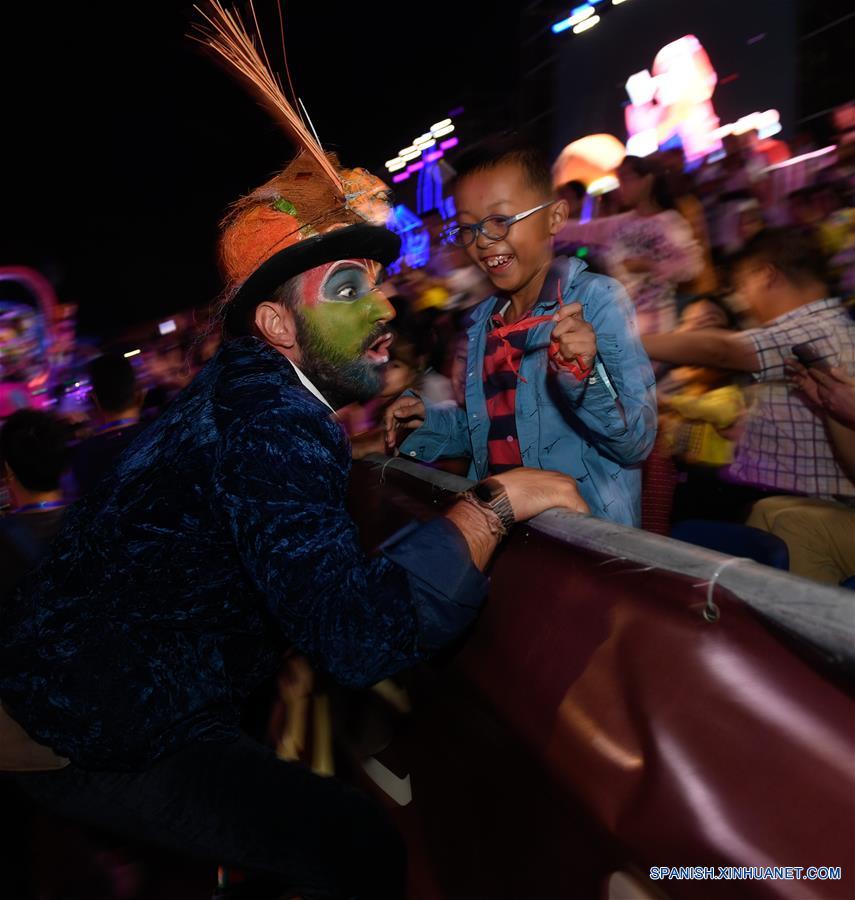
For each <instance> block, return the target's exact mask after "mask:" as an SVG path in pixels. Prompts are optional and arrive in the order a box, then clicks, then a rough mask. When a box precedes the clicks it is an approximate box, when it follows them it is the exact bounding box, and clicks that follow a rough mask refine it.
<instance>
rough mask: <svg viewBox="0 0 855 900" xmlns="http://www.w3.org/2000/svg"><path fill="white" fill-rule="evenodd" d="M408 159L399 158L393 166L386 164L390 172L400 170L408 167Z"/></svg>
mask: <svg viewBox="0 0 855 900" xmlns="http://www.w3.org/2000/svg"><path fill="white" fill-rule="evenodd" d="M406 165H407V161H406V160H404V159H399V160H398V161H397V162H396V163H395V164H394V165H393V166H386V168H387V169H388V170H389V171H390V172H400V171H401V169H403V168H406Z"/></svg>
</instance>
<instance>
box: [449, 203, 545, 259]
mask: <svg viewBox="0 0 855 900" xmlns="http://www.w3.org/2000/svg"><path fill="white" fill-rule="evenodd" d="M557 202H558V201H557V200H550V201H548V202H547V203H541V204H540V206H533V207H532V208H531V209H527V210H526V211H525V212H521V213H517V214H516V215H515V216H487V218H486V219H481V221H480V222H476V223H475V224H474V225H452V226H451V227H450V228H446V230H445V240H446V241H447V242H448V243H449V244H454V246H455V247H468V246H469V245H470V244H471V243H473V242H474V241H476V240H477V239H478V235H479V234H483V235H484V237H485V238H487V239H488V240H491V241H500V240H502V238H504V237H507V236H508V232H509V231H510V229H511V225H514V224H516V223H517V222H521V221H522V220H523V219H526V218H528V216H530V215H533V214H534V213H536V212H540V210H542V209H546V207H547V206H552V204H553V203H557Z"/></svg>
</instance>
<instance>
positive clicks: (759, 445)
mask: <svg viewBox="0 0 855 900" xmlns="http://www.w3.org/2000/svg"><path fill="white" fill-rule="evenodd" d="M733 280H734V285H735V287H736V288H737V289H738V291H739V293H740V294H741V296H742V297H743V298H744V299H745V301H746V302H747V303H748V304H749V306H750V307H751V309H752V311H753V313H754V315H755V317H756V319H757V320H758V322H760V326H759V327H758V328H754V329H751V330H749V331H745V332H740V333H735V334H734V333H731V332H729V331H724V330H721V329H702V330H699V331H693V332H685V333H677V332H675V333H670V334H661V335H648V336H647V337H646V338H645V339H644V344H645V347H646V348H647V352H648V353H649V354H650V356H651V358H653V359H657V360H660V361H663V362H669V363H673V364H676V365H701V366H715V367H717V368H721V369H729V370H732V371H737V372H748V373H750V374H751V375H752V377H753V379H754V384H753V385H752V386H751V387H750V388H749V389H748V391H747V399H748V410H747V412H746V414H745V416H744V418H743V420H742V422H741V423H740V425H739V427H738V429H737V431H741V434H739V436H738V439H737V444H736V449H735V453H734V460H733V463H732V465H731V466H730V467H729V469H728V472H727V477H728V479H729V481H730V482H731V483H732V488H731V489H730V492H731V495H730V496H731V500H730V504H729V505H730V515H729V516H728V517H729V518H733V519H734V520H738V521H744V519H745V518H746V517H747V514H748V511H749V509H750V506H751V504H753V503H754V502H756V501H757V500H759V499H761V498H763V497H766V496H769V495H771V494H782V493H786V494H800V495H805V496H809V497H819V498H825V499H834V498H837V497H841V498H846V499H847V501H848V500H849V499H851V498H855V482H853V480H852V478H851V476H850V475H849V474H848V473H847V471H846V470H845V468H844V467H843V466H842V465H841V462H840V459H839V457H838V453H837V451H836V450H835V447H834V445H833V444H832V442H831V440H830V439H829V435H828V431H827V426H826V422H825V420H824V417H823V416H822V415H820V414H819V413H818V412H817V410H816V409H815V408H813V407H812V406H811V405H810V404H809V403H808V402H807V401H806V399H805V397H804V396H803V394H802V393H801V392H799V391H795V390H793V389H792V387H791V385H790V384H789V382H788V378H787V372H788V368H787V363H788V361H789V360H790V359H792V358H793V356H794V355H796V356H797V355H799V352H801V353H802V355H803V357H804V359H805V360H807V361H808V362H807V363H806V364H810V365H832V366H839V367H841V368H842V369H843V370H844V371H846V372H849V373H851V372H853V371H855V322H853V321H852V319H851V318H850V317H849V316H848V315H847V312H846V309H845V308H844V306H843V304H842V303H841V301H840V300H839V299H838V298H836V297H833V296H830V294H829V290H828V284H827V269H826V261H825V258H824V257H823V255H822V253H821V251H820V250H819V248H818V246H817V245H816V243H815V242H813V241H811V240H810V239H808V238H806V237H805V236H804V235H803V234H802V233H800V232H799V231H798V230H796V229H767V230H766V231H763V232H761V233H760V234H758V235H756V236H755V237H754V238H753V239H752V240H751V241H749V243H748V244H747V245H746V247H745V249H744V250H743V252H742V253H741V254H740V256H739V257H738V258H737V259H736V260H735V262H734V268H733ZM794 348H798V349H794Z"/></svg>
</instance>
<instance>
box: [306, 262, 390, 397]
mask: <svg viewBox="0 0 855 900" xmlns="http://www.w3.org/2000/svg"><path fill="white" fill-rule="evenodd" d="M379 271H380V266H379V265H378V264H377V263H375V262H372V261H371V260H360V259H350V260H340V261H337V262H333V263H327V264H326V265H323V266H318V267H317V268H314V269H310V270H309V271H308V272H304V273H303V274H302V275H298V276H297V278H296V279H295V282H296V285H295V286H296V290H297V296H298V297H299V299H300V305H299V306H298V307H297V327H298V340H299V343H300V350H301V354H302V367H303V369H304V371H305V372H306V374H307V375H308V376H309V377H310V378H311V379H312V380H313V381H316V382H317V383H318V387H319V388H320V389H321V391H322V392H323V393H324V395H325V396H327V397H328V399H329V401H330V403H331V404H332V405H333V406H334V407H338V406H342V405H344V404H346V403H351V402H353V401H358V402H362V403H364V402H365V401H366V400H370V399H371V398H372V397H373V396H375V395H376V394H377V392H378V391H379V390H380V387H381V383H382V378H381V372H380V367H381V366H383V365H385V364H386V363H387V362H388V361H389V345H390V344H391V342H392V336H391V334H390V333H389V330H388V327H387V326H388V323H389V321H390V320H391V319H392V318H394V316H395V310H394V309H393V308H392V306H391V305H390V303H389V301H388V300H387V299H386V298H385V297H384V296H383V294H381V293H380V292H379V291H378V290H376V287H377V276H378V274H379Z"/></svg>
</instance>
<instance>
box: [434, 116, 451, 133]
mask: <svg viewBox="0 0 855 900" xmlns="http://www.w3.org/2000/svg"><path fill="white" fill-rule="evenodd" d="M450 124H451V119H443V120H442V121H441V122H434V124H433V125H431V126H430V130H431V131H432V132H433V136H434V137H436V133H437V131H440V130H441V129H443V128H447V127H448V126H449V125H450Z"/></svg>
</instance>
